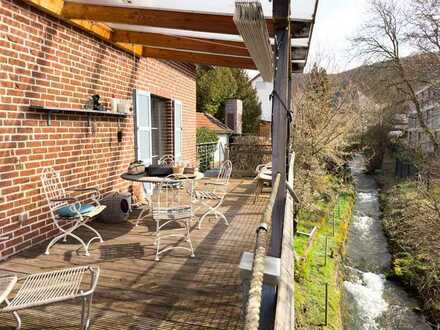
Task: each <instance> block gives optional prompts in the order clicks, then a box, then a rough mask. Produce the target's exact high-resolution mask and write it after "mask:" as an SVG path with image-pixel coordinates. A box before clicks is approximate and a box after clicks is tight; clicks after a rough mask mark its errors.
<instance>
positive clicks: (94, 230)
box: [83, 223, 104, 243]
mask: <svg viewBox="0 0 440 330" xmlns="http://www.w3.org/2000/svg"><path fill="white" fill-rule="evenodd" d="M83 226H84V227H86V228H88V229H90V230H91V231H93V232H94V233H95V234H96V236H97V237H98V238H99V242H100V243H104V240H103V239H102V236H101V234H100V233H99V232H98V231H97V230H96V229H95V228H93V227H91V226H89V225H88V224H86V223H85V224H83Z"/></svg>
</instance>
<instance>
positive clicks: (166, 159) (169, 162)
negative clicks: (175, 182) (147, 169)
mask: <svg viewBox="0 0 440 330" xmlns="http://www.w3.org/2000/svg"><path fill="white" fill-rule="evenodd" d="M174 164H175V159H174V156H173V155H171V154H169V155H163V156H162V157H160V159H159V165H162V166H165V167H173V166H174Z"/></svg>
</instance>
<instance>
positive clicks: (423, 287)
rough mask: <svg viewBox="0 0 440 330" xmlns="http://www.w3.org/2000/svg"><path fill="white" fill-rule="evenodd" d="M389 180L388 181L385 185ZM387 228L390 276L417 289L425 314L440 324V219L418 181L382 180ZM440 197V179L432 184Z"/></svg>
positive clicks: (435, 194) (433, 321)
mask: <svg viewBox="0 0 440 330" xmlns="http://www.w3.org/2000/svg"><path fill="white" fill-rule="evenodd" d="M384 182H385V184H384ZM382 183H383V187H384V189H383V193H382V194H381V196H380V197H381V204H382V205H383V217H384V229H385V233H386V235H387V237H388V242H389V246H390V251H391V254H392V257H393V260H392V269H391V273H390V276H391V277H393V278H395V279H398V280H399V281H400V282H401V283H403V284H404V285H405V286H406V287H407V288H408V289H410V290H412V291H413V292H415V293H416V294H417V295H418V297H419V298H420V301H421V302H422V307H423V310H424V312H425V315H426V316H427V317H428V318H429V320H430V321H431V322H432V323H435V324H439V325H440V280H439V279H440V221H439V220H440V219H439V218H438V216H436V214H435V213H434V211H433V210H432V209H430V208H429V203H428V202H427V200H425V199H424V196H423V195H421V194H420V191H419V189H418V188H420V187H418V185H419V183H418V182H417V181H414V180H405V181H397V180H391V179H390V176H388V180H387V181H385V180H382ZM431 192H432V193H433V195H434V198H437V199H438V198H440V182H439V181H437V182H434V183H433V185H432V186H431Z"/></svg>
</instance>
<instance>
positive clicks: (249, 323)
mask: <svg viewBox="0 0 440 330" xmlns="http://www.w3.org/2000/svg"><path fill="white" fill-rule="evenodd" d="M280 181H281V174H280V173H278V174H277V175H276V177H275V182H274V184H273V189H272V193H271V195H270V199H269V202H268V204H267V207H266V209H265V210H264V213H263V216H262V218H261V223H260V225H259V226H258V229H257V239H256V243H255V254H254V261H253V264H252V275H251V283H250V286H249V300H248V304H247V309H246V319H245V327H244V328H245V329H246V330H255V329H258V327H259V322H260V308H261V296H262V291H263V277H264V267H265V260H266V246H267V240H268V237H269V229H270V225H271V221H272V209H273V205H274V203H275V198H276V196H277V194H278V189H279V186H280Z"/></svg>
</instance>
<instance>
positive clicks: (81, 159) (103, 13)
mask: <svg viewBox="0 0 440 330" xmlns="http://www.w3.org/2000/svg"><path fill="white" fill-rule="evenodd" d="M291 2H292V3H291ZM208 3H209V2H197V1H173V0H169V1H168V0H167V1H162V0H160V1H159V0H157V1H156V0H153V1H137V2H136V3H134V2H132V1H117V0H106V1H95V0H92V1H85V0H75V1H63V0H50V1H45V0H25V1H18V0H17V1H16V0H6V1H5V2H4V4H3V3H2V4H1V5H0V6H2V8H1V9H2V10H3V9H4V12H5V15H8V16H9V18H8V19H5V20H2V21H0V24H3V25H2V26H1V28H2V29H4V30H5V31H8V32H7V39H8V41H5V42H4V43H2V45H1V46H0V47H6V48H7V49H8V51H9V52H8V56H9V58H10V59H9V61H8V63H9V66H6V67H7V68H8V70H10V71H11V72H14V73H15V74H10V75H8V74H5V75H3V76H2V77H0V80H2V81H1V82H2V83H3V80H5V79H6V78H7V79H6V80H5V82H4V84H2V87H3V85H4V86H5V93H6V94H7V95H9V97H6V98H4V99H2V102H4V103H5V104H2V108H1V110H0V115H1V117H0V118H1V120H2V124H4V126H5V130H4V131H2V132H0V134H4V135H2V136H0V142H2V143H1V145H0V148H2V150H0V152H2V155H5V156H6V157H5V158H4V160H3V162H2V164H1V165H2V167H1V170H2V171H4V173H0V174H1V175H0V184H1V185H0V188H2V189H1V191H0V193H1V194H0V206H1V207H5V209H6V211H3V209H2V210H1V212H0V217H1V218H3V217H5V219H1V220H2V224H1V226H0V234H1V235H0V237H1V238H2V240H1V241H0V253H1V254H0V256H1V258H2V263H1V264H0V275H5V274H9V273H13V274H16V275H20V274H23V275H24V274H29V273H38V272H41V271H48V270H53V269H63V268H66V267H69V266H77V265H98V266H99V268H100V269H101V276H100V278H99V282H98V287H97V289H96V294H95V296H94V301H93V312H92V313H93V314H92V324H91V325H92V328H93V329H190V328H191V329H238V328H242V327H246V329H249V330H254V329H257V328H261V329H271V328H274V329H278V330H279V329H283V330H284V329H293V328H294V315H293V314H294V312H293V250H292V249H293V247H292V240H293V224H292V218H293V205H294V202H293V200H294V193H293V190H292V186H293V163H294V154H293V153H292V152H291V151H290V150H289V148H288V141H289V136H288V134H289V123H290V121H289V118H290V119H291V112H292V109H291V106H290V105H291V99H290V98H291V93H289V92H288V89H289V87H290V86H291V83H292V73H295V72H302V71H303V70H304V67H305V65H306V62H307V56H308V51H309V46H310V39H311V36H312V31H313V25H314V20H315V14H316V8H317V0H316V1H298V2H294V1H289V0H273V1H261V3H259V2H252V1H237V2H234V1H216V2H215V5H214V4H212V5H210V6H209V5H207V4H208ZM298 4H299V5H298ZM259 5H261V6H262V7H261V8H260V7H258V6H259ZM235 6H238V7H240V6H242V7H241V9H243V10H244V12H241V14H242V15H239V14H237V13H240V10H236V11H235V15H234V9H235ZM253 6H254V7H253ZM238 7H237V8H238ZM257 7H258V9H259V11H254V12H253V13H251V15H247V14H249V13H250V12H248V13H246V12H245V11H246V10H254V9H255V8H257ZM246 8H247V9H246ZM252 8H253V9H252ZM243 13H244V14H243ZM253 15H254V16H253ZM247 17H254V18H255V19H253V21H246V20H247ZM251 20H252V19H251ZM253 24H256V25H253ZM253 26H258V29H254V28H253ZM24 45H25V46H24ZM17 54H18V55H17ZM17 57H19V58H20V59H22V60H17ZM195 64H204V65H209V66H225V67H233V68H242V69H254V70H255V69H257V70H259V71H260V72H261V74H262V76H264V78H265V80H267V81H273V82H274V90H273V93H272V96H274V98H273V122H272V132H274V134H273V136H272V146H271V147H272V151H271V156H272V157H271V158H272V175H273V177H272V178H273V185H274V187H277V189H274V191H273V192H272V194H271V198H270V199H268V198H267V192H266V195H264V194H263V196H261V197H260V198H259V199H258V202H257V203H256V204H254V198H253V192H254V190H255V182H254V181H251V180H249V179H233V180H231V182H230V185H229V191H228V194H227V197H226V199H225V202H224V204H223V205H222V209H221V210H222V212H223V213H224V214H225V215H226V217H227V218H228V219H229V221H230V226H229V227H226V226H225V224H224V223H223V222H222V221H217V220H215V221H213V222H211V221H209V220H210V219H207V220H206V221H205V222H204V223H203V227H202V228H201V229H200V230H197V229H195V225H196V224H195V223H193V224H192V228H191V239H192V241H193V244H194V249H195V251H194V252H195V258H190V257H189V256H188V254H187V253H180V252H177V251H172V252H168V253H166V254H164V255H163V257H162V259H161V260H160V262H156V261H154V245H153V243H154V234H153V226H152V223H153V222H152V221H146V222H145V223H144V224H143V225H141V226H139V227H134V226H133V223H134V222H133V221H131V222H130V223H128V224H118V225H108V224H105V225H104V224H101V223H93V227H94V228H95V229H96V230H97V231H99V232H100V233H101V234H102V236H103V238H104V243H102V244H93V245H92V246H91V249H90V256H84V255H83V254H81V253H78V247H79V245H78V244H75V242H73V241H67V242H66V243H64V244H63V243H62V242H58V243H57V244H55V245H54V246H53V247H52V249H51V254H50V255H44V254H43V253H44V248H45V246H46V244H47V241H48V240H49V239H51V238H52V237H54V236H55V235H57V234H58V229H57V228H56V227H55V226H54V225H53V223H52V221H51V219H49V212H48V208H47V204H48V203H47V200H44V198H43V197H42V193H41V188H42V187H41V181H40V175H41V173H42V172H43V171H44V168H45V167H47V166H53V167H54V168H55V169H56V170H57V171H60V172H61V175H62V176H63V180H64V181H65V182H66V184H67V186H68V187H67V188H72V187H73V188H77V187H79V186H80V185H81V184H84V183H86V184H90V186H92V185H93V186H96V185H99V186H101V187H103V188H104V190H105V192H110V191H112V190H113V191H115V190H125V191H126V190H127V189H128V186H129V184H128V183H127V182H123V180H122V179H121V174H123V173H124V172H125V171H126V169H127V165H128V164H129V163H130V162H132V161H133V160H141V161H144V162H145V163H146V164H151V163H154V162H155V161H157V159H159V157H161V156H163V153H165V154H172V156H173V157H175V159H178V160H183V159H186V160H195V159H196V155H195V154H196V150H195V149H196V144H195V135H196V134H195V127H194V120H193V119H194V117H195V111H196V104H195V103H196V95H195V86H196V83H195ZM11 80H12V82H11ZM95 94H101V95H100V96H101V97H102V98H103V99H104V103H105V104H107V108H109V106H108V105H109V104H111V105H112V108H113V103H112V102H113V101H115V100H122V101H127V99H130V98H132V100H133V107H132V112H133V113H132V114H131V113H127V110H125V111H126V112H123V113H118V112H116V111H113V110H112V111H113V113H112V111H104V110H103V108H102V107H100V105H96V104H95V105H96V108H95V105H94V106H93V109H91V108H90V107H87V108H86V109H87V110H85V109H84V101H85V100H86V99H87V98H89V97H90V96H91V95H95ZM114 94H117V97H115V96H114ZM122 104H125V105H127V103H126V102H123V103H122ZM116 108H117V111H119V104H117V106H116ZM3 109H4V110H3ZM162 114H163V115H164V116H162ZM84 115H86V116H84ZM3 118H7V119H3ZM158 118H159V119H158ZM13 133H14V134H13ZM15 133H17V134H15ZM153 140H154V141H153ZM3 142H4V143H3ZM153 142H154V143H153ZM156 151H157V152H156ZM250 154H252V151H251V152H250ZM15 156H17V157H15ZM186 157H188V158H186ZM243 157H244V156H243V155H241V158H242V159H239V162H238V163H241V164H246V163H247V162H246V160H245V159H243ZM288 163H289V166H286V164H288ZM254 169H255V167H254V164H253V165H252V166H250V168H249V169H247V170H249V171H250V172H253V171H254ZM240 170H243V169H240ZM90 186H89V187H90ZM278 188H279V189H278ZM288 191H290V194H289V193H288ZM268 203H269V204H268ZM272 211H273V212H272ZM28 215H29V217H30V218H31V219H30V220H29V219H27V218H28ZM135 216H136V214H133V215H132V217H135ZM132 220H134V219H132ZM256 230H257V233H256ZM80 235H87V233H85V232H84V233H80ZM25 237H26V238H25ZM174 241H175V240H173V242H174ZM167 242H168V241H166V240H165V241H164V243H167ZM169 243H170V244H171V242H169ZM266 248H267V251H266ZM245 251H249V252H254V259H253V266H252V276H251V279H252V280H251V282H250V283H244V284H246V285H243V282H242V280H241V278H240V270H239V268H238V266H239V262H240V257H241V255H242V253H243V252H245ZM18 252H19V253H18ZM269 255H270V256H271V257H273V258H275V259H277V260H278V261H279V264H280V267H279V271H278V274H277V276H276V277H277V283H276V285H274V284H273V283H272V284H270V285H268V283H265V280H266V277H265V276H264V272H265V260H266V256H269ZM263 278H264V280H263ZM247 284H249V285H250V287H251V288H252V289H251V290H249V289H248V287H247ZM268 287H269V289H268ZM263 290H268V291H265V294H264V295H263ZM263 297H264V299H263ZM247 302H248V304H247ZM264 311H269V313H268V314H266V313H265V312H264ZM80 314H81V306H80V304H75V303H73V302H72V303H62V304H54V305H50V306H44V307H38V308H34V309H31V310H25V311H20V315H21V317H22V319H23V322H24V323H23V328H24V329H69V328H72V329H76V328H78V325H79V318H80ZM260 316H262V317H261V320H260ZM0 322H1V325H2V326H3V325H5V326H7V327H14V326H15V322H14V319H13V318H12V317H11V315H10V314H0ZM265 322H269V323H265ZM267 324H270V325H267Z"/></svg>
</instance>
